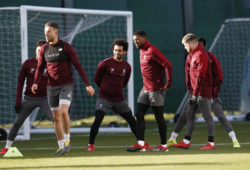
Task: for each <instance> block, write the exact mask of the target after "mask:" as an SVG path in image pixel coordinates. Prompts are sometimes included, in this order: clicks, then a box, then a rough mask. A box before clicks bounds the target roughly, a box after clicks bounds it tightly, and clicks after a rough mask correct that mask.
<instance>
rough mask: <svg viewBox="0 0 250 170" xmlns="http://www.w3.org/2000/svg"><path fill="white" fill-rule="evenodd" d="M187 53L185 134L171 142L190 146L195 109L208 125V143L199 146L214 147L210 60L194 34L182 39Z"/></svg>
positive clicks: (179, 146)
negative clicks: (188, 95) (187, 92)
mask: <svg viewBox="0 0 250 170" xmlns="http://www.w3.org/2000/svg"><path fill="white" fill-rule="evenodd" d="M182 44H183V45H184V47H185V49H186V50H187V52H189V55H188V57H187V59H186V65H185V72H186V87H187V90H188V91H189V93H190V97H189V99H188V100H189V102H188V106H187V113H186V116H187V124H186V125H187V126H186V134H185V137H184V139H183V141H181V142H179V143H177V144H173V146H174V147H177V148H184V149H188V148H189V147H190V142H191V135H192V132H193V129H194V124H195V114H196V111H197V109H198V108H199V110H200V111H201V113H202V116H203V118H204V119H205V121H206V123H207V127H208V143H207V144H206V145H205V146H204V147H202V148H200V149H201V150H210V149H214V148H215V145H214V121H213V117H212V115H211V103H210V99H211V97H212V86H213V78H212V70H211V62H210V59H209V57H208V54H207V52H206V51H205V50H204V48H203V47H202V45H201V44H199V41H198V38H197V37H196V36H195V35H194V34H190V33H189V34H187V35H185V36H184V37H183V39H182Z"/></svg>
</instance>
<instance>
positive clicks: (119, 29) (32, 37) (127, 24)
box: [0, 5, 134, 139]
mask: <svg viewBox="0 0 250 170" xmlns="http://www.w3.org/2000/svg"><path fill="white" fill-rule="evenodd" d="M11 9H12V8H8V7H6V8H0V19H1V12H2V11H3V10H6V11H8V10H11ZM15 10H16V11H15V15H16V16H15V17H16V22H15V23H12V24H9V23H8V24H6V27H15V29H18V30H19V32H16V33H15V35H16V36H10V38H12V39H11V40H10V41H15V42H17V44H18V47H19V48H20V50H19V51H17V52H16V54H15V55H17V56H19V57H20V58H18V57H16V58H15V61H16V64H15V65H13V67H15V68H14V69H15V77H13V79H14V80H12V82H14V85H13V86H12V91H11V92H4V91H3V93H4V95H9V94H8V93H11V94H10V95H12V99H11V100H12V101H11V104H8V105H6V107H5V108H4V111H5V110H6V112H10V113H11V115H12V116H11V118H9V120H8V121H7V122H5V120H4V119H5V118H4V117H6V116H7V113H2V112H3V111H0V115H1V116H2V115H4V116H3V117H2V118H1V119H0V126H1V125H3V126H5V125H6V124H9V123H10V122H13V121H14V117H15V112H14V109H13V106H14V102H15V90H16V81H17V76H18V74H19V71H20V68H21V63H23V62H24V61H25V60H26V59H28V58H32V57H35V43H36V42H37V41H38V40H40V39H45V38H44V25H45V23H47V22H49V21H53V22H56V23H57V24H58V25H59V38H60V39H62V40H64V41H66V42H68V43H70V44H71V45H72V46H73V47H74V49H75V50H76V52H77V54H78V58H79V60H80V62H81V64H82V65H83V67H84V69H85V72H86V74H87V76H88V78H89V80H90V82H91V84H92V85H93V86H94V88H95V89H96V94H95V96H94V97H88V96H87V94H86V92H85V85H84V83H83V81H82V79H81V77H80V76H79V75H78V73H77V71H76V70H75V68H74V67H72V68H73V75H74V91H73V101H72V105H71V108H70V118H71V120H79V119H82V118H87V117H90V116H93V115H94V110H95V101H96V98H97V95H98V90H97V89H98V87H97V86H96V85H95V84H94V82H93V79H94V74H95V71H96V67H97V65H98V63H99V62H100V61H101V60H103V59H105V58H108V57H111V56H112V55H113V54H112V42H113V40H114V39H116V38H123V39H126V40H127V41H128V43H129V48H128V52H127V55H126V56H125V59H126V60H127V61H128V62H129V63H130V65H131V67H132V68H133V41H132V36H133V32H132V31H133V14H132V12H131V11H113V10H86V9H73V8H53V7H38V6H26V5H25V6H20V7H18V8H15ZM17 11H18V12H17ZM7 19H8V18H7ZM2 22H5V21H4V20H0V30H1V23H2ZM0 34H1V32H0ZM2 34H5V32H4V31H3V32H2ZM10 34H11V33H10ZM17 36H19V37H18V38H17ZM2 43H4V42H2ZM2 50H5V49H2ZM0 74H1V76H6V75H7V74H8V73H6V71H5V70H3V72H2V73H0ZM5 74H6V75H5ZM133 74H134V71H133V69H132V72H131V77H130V81H129V83H128V87H127V88H126V89H125V90H124V92H125V95H126V98H127V100H128V104H129V106H130V108H131V109H132V112H133V113H134V75H133ZM0 81H3V79H1V80H0ZM5 93H6V94H5ZM2 100H4V99H3V98H2ZM6 100H7V99H6ZM5 102H6V103H8V101H5ZM9 103H10V102H9ZM112 114H113V113H112V112H109V113H107V115H112ZM79 126H81V125H79ZM123 128H124V129H127V130H129V128H128V127H123ZM80 129H81V127H80ZM121 129H122V128H121ZM124 129H123V130H121V131H124ZM32 130H33V129H30V124H29V120H27V121H25V123H24V129H23V131H24V133H23V134H24V135H23V137H21V139H29V138H30V136H29V135H30V133H31V132H32ZM40 130H41V129H40ZM40 130H39V131H40ZM47 131H48V130H47ZM51 131H52V132H53V129H51ZM71 131H72V132H74V128H71ZM77 131H79V127H78V130H77ZM80 131H81V130H80ZM101 131H102V130H101ZM111 131H112V128H111ZM114 131H117V130H114ZM118 131H119V130H118Z"/></svg>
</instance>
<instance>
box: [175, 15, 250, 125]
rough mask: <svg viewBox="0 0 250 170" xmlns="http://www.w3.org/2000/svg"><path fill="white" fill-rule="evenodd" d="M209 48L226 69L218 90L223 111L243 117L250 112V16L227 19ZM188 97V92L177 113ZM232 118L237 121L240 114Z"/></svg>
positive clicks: (223, 68)
mask: <svg viewBox="0 0 250 170" xmlns="http://www.w3.org/2000/svg"><path fill="white" fill-rule="evenodd" d="M209 51H211V52H212V53H214V54H215V56H216V57H217V58H218V60H219V61H220V63H221V66H222V70H223V84H222V86H221V90H220V93H219V96H220V97H221V99H222V106H223V110H224V112H227V113H230V114H233V115H238V118H239V119H242V118H243V117H244V113H247V112H250V69H249V67H250V18H234V19H227V20H225V22H224V23H223V24H222V26H221V28H220V30H219V31H218V33H217V35H216V37H215V39H214V41H213V43H212V45H211V46H210V48H209ZM186 99H187V95H186V96H185V97H184V98H183V102H182V103H181V104H180V106H179V108H178V109H177V112H178V113H180V112H181V109H182V107H183V104H184V101H185V100H186ZM178 113H177V114H178ZM242 113H243V114H242ZM233 119H235V120H237V116H233Z"/></svg>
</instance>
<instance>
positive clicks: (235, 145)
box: [233, 140, 240, 148]
mask: <svg viewBox="0 0 250 170" xmlns="http://www.w3.org/2000/svg"><path fill="white" fill-rule="evenodd" d="M233 148H240V143H239V142H238V141H237V140H235V141H233Z"/></svg>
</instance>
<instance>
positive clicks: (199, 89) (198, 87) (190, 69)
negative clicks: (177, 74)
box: [185, 45, 213, 99]
mask: <svg viewBox="0 0 250 170" xmlns="http://www.w3.org/2000/svg"><path fill="white" fill-rule="evenodd" d="M185 71H186V86H187V89H188V88H191V91H190V92H191V94H192V95H193V96H202V97H205V98H208V99H210V98H211V96H212V85H213V81H212V71H211V64H210V60H209V57H208V55H207V52H206V51H205V50H204V49H203V48H202V46H201V45H198V46H197V47H196V49H194V50H192V51H191V53H190V55H189V56H188V58H187V60H186V65H185ZM189 82H190V83H189Z"/></svg>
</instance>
